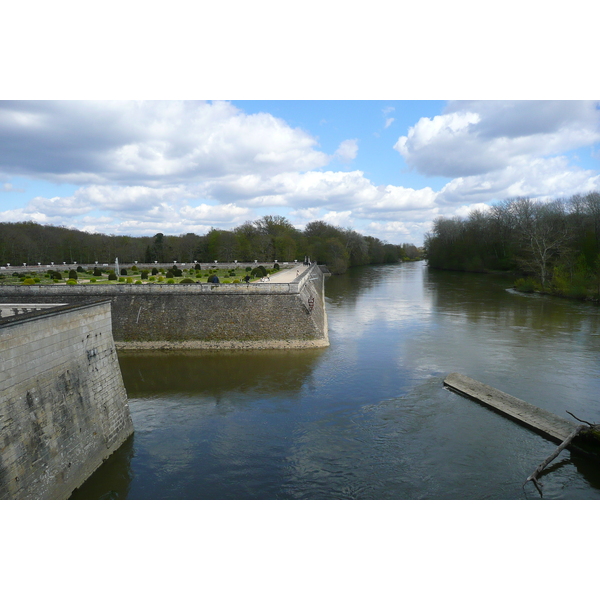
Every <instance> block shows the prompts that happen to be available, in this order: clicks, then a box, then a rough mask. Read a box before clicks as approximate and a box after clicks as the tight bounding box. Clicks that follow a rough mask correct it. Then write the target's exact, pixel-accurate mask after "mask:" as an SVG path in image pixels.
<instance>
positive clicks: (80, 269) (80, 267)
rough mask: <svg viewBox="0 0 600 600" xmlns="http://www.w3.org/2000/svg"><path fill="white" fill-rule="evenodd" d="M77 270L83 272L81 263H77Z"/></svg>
mask: <svg viewBox="0 0 600 600" xmlns="http://www.w3.org/2000/svg"><path fill="white" fill-rule="evenodd" d="M77 272H78V273H83V272H84V271H83V267H82V266H81V265H79V266H78V267H77Z"/></svg>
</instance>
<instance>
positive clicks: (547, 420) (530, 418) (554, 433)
mask: <svg viewBox="0 0 600 600" xmlns="http://www.w3.org/2000/svg"><path fill="white" fill-rule="evenodd" d="M444 384H445V385H446V386H447V387H448V388H449V389H451V390H452V391H455V392H457V393H459V394H461V395H463V396H466V397H467V398H471V399H473V400H476V401H478V402H480V403H482V404H484V405H486V406H489V407H490V408H492V409H494V410H496V411H497V412H500V413H501V414H503V415H505V416H507V417H509V418H511V419H513V420H515V421H517V422H518V423H521V424H522V425H525V426H526V427H529V428H530V429H533V430H534V431H537V432H538V433H541V434H543V435H545V436H547V437H548V438H550V439H551V440H553V441H555V442H558V443H561V442H562V441H563V440H564V439H566V438H567V437H568V436H569V435H570V434H571V432H572V431H573V430H574V429H575V427H577V423H574V422H573V421H569V420H568V419H563V418H561V417H559V416H558V415H555V414H554V413H551V412H548V411H547V410H544V409H543V408H538V407H537V406H534V405H533V404H529V402H525V401H524V400H520V399H519V398H515V397H514V396H511V395H510V394H505V393H504V392H502V391H500V390H497V389H496V388H493V387H490V386H489V385H485V384H484V383H481V382H479V381H476V380H475V379H471V378H470V377H467V376H466V375H461V374H460V373H450V375H448V376H447V377H446V379H444Z"/></svg>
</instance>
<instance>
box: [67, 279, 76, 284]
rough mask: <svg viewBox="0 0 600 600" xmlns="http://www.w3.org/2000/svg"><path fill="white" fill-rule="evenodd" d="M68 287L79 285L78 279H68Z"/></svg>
mask: <svg viewBox="0 0 600 600" xmlns="http://www.w3.org/2000/svg"><path fill="white" fill-rule="evenodd" d="M67 285H77V279H68V280H67Z"/></svg>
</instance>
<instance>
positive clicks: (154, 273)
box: [152, 267, 158, 275]
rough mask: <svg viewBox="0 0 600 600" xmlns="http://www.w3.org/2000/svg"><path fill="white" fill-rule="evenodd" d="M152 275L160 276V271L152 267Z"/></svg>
mask: <svg viewBox="0 0 600 600" xmlns="http://www.w3.org/2000/svg"><path fill="white" fill-rule="evenodd" d="M152 275H158V269H157V268H156V267H152Z"/></svg>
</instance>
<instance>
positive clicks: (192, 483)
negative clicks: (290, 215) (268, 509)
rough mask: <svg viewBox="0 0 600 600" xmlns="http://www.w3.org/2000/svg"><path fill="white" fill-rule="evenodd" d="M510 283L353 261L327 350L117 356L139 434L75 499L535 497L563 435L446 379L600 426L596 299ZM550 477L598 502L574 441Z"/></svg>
mask: <svg viewBox="0 0 600 600" xmlns="http://www.w3.org/2000/svg"><path fill="white" fill-rule="evenodd" d="M509 286H510V280H507V279H504V278H501V277H497V276H490V275H477V274H468V273H454V272H444V271H434V270H430V269H428V268H427V266H426V265H425V264H424V263H406V264H401V265H389V266H380V267H365V268H357V269H352V270H351V271H350V272H348V273H347V274H345V275H342V276H335V277H330V278H329V279H328V280H327V283H326V288H325V293H326V301H327V312H328V318H329V336H330V342H331V346H330V347H328V348H322V349H312V350H294V351H291V350H282V351H253V352H246V351H244V352H237V353H236V352H192V353H186V354H169V353H162V352H154V353H140V354H137V353H136V354H132V353H122V354H121V355H120V356H119V361H120V363H121V368H122V371H123V378H124V381H125V386H126V388H127V393H128V396H129V399H130V400H129V402H130V408H131V413H132V418H133V422H134V427H135V434H134V436H133V438H132V439H131V440H130V441H129V442H128V443H127V444H125V445H124V446H123V447H122V448H121V449H120V450H119V451H117V452H116V453H115V454H114V455H113V456H112V457H111V458H110V459H109V460H108V461H107V463H106V464H105V465H103V466H102V467H101V468H100V469H99V470H98V471H97V472H96V473H95V474H94V475H93V476H92V477H91V478H90V480H88V482H86V484H84V485H83V486H82V487H81V488H80V489H79V490H77V491H76V492H75V493H74V495H73V498H75V499H86V498H113V499H534V498H539V495H538V494H537V492H536V490H535V488H534V487H533V486H532V485H531V484H528V485H527V486H526V487H525V488H523V482H524V481H525V479H526V478H527V476H528V475H529V474H530V473H531V472H532V471H533V470H534V469H535V468H536V467H537V465H538V464H539V463H540V462H541V461H542V460H543V459H544V458H545V457H546V456H547V455H549V454H550V453H551V452H552V451H553V449H555V447H556V446H555V444H553V443H552V442H549V441H547V440H545V439H544V438H542V437H540V436H539V435H537V434H535V433H533V432H531V431H529V430H527V429H524V428H523V427H521V426H519V425H518V424H516V423H513V422H512V421H509V420H507V419H506V418H504V417H502V416H500V415H498V414H496V413H494V412H492V411H491V410H489V409H487V408H485V407H482V406H480V405H479V404H477V403H475V402H473V401H471V400H468V399H466V398H463V397H461V396H458V395H456V394H453V393H452V392H449V391H448V390H446V389H444V387H443V385H442V381H443V379H444V377H445V376H446V375H447V374H448V373H450V372H453V371H456V372H459V373H463V374H465V375H468V376H470V377H472V378H474V379H477V380H479V381H482V382H484V383H486V384H488V385H491V386H493V387H496V388H499V389H501V390H503V391H505V392H507V393H509V394H512V395H513V396H516V397H518V398H521V399H523V400H526V401H528V402H531V403H533V404H535V405H537V406H540V407H542V408H545V409H547V410H550V411H552V412H554V413H556V414H558V415H561V416H563V417H566V418H570V417H569V416H568V415H567V414H566V412H565V411H567V410H569V411H571V412H573V413H574V414H575V415H577V416H578V417H580V418H582V419H585V420H586V421H591V422H600V401H599V400H600V309H599V307H598V306H596V305H593V304H591V303H582V302H577V301H570V300H564V299H560V298H551V297H546V296H538V295H526V294H519V293H516V292H514V291H511V290H509V289H508V288H509ZM273 327H277V323H276V322H275V323H273ZM541 481H542V483H543V484H544V498H548V499H595V498H600V466H599V465H598V464H596V463H593V462H591V461H588V460H587V459H584V458H581V457H578V456H574V455H571V454H570V453H569V452H563V453H562V454H561V455H560V456H559V457H558V459H557V460H556V461H555V462H554V463H552V465H551V466H550V468H549V469H548V470H547V471H546V472H545V473H544V475H543V477H542V478H541Z"/></svg>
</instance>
